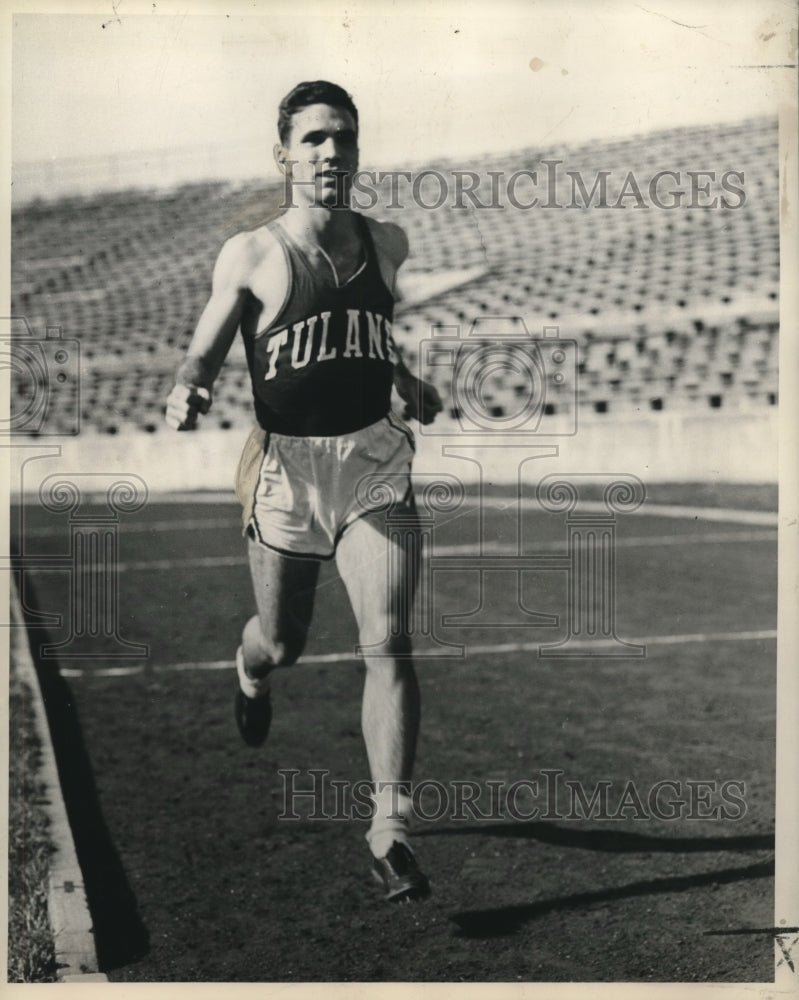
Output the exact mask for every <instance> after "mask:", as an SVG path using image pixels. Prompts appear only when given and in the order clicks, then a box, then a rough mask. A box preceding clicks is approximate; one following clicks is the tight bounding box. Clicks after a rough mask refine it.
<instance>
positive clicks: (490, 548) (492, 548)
mask: <svg viewBox="0 0 799 1000" xmlns="http://www.w3.org/2000/svg"><path fill="white" fill-rule="evenodd" d="M776 540H777V534H776V532H774V531H718V532H710V533H708V534H705V535H650V536H643V537H640V538H617V539H616V542H615V548H619V549H633V548H647V547H649V546H656V547H657V548H662V547H664V546H681V545H688V546H693V545H700V544H701V545H717V544H722V543H725V544H726V543H728V542H730V543H732V544H734V545H737V544H739V543H741V542H771V541H774V542H775V541H776ZM566 547H567V546H566V543H565V542H564V541H558V542H542V543H541V544H539V545H536V547H535V551H534V552H524V553H521V554H520V553H519V551H518V549H517V547H516V546H515V545H498V544H488V545H486V546H484V548H483V549H482V550H481V549H480V547H479V546H478V545H475V544H474V543H464V544H463V545H436V546H434V547H433V552H432V558H433V559H435V557H436V556H464V557H469V556H472V557H475V558H477V557H480V556H500V557H501V556H515V557H516V558H517V559H519V558H521V559H523V558H525V557H526V556H534V555H535V554H536V553H539V552H564V553H565V552H566ZM246 565H247V557H246V556H243V555H230V556H190V557H188V558H185V559H151V560H147V559H141V560H135V561H132V562H120V563H117V571H118V572H120V573H125V572H139V571H144V572H157V571H171V570H173V569H224V568H227V567H231V566H246ZM30 568H31V569H32V570H35V571H36V572H37V573H47V572H51V573H63V572H69V567H68V566H64V567H48V566H40V567H37V566H36V565H35V563H33V564H32V565H31V567H30ZM470 568H471V567H470ZM473 568H475V569H476V568H477V567H476V566H475V567H473ZM86 569H91V570H95V571H96V572H99V571H100V570H101V569H104V567H101V566H98V565H95V564H92V565H90V566H88V567H86ZM530 569H531V571H532V570H534V569H535V567H534V566H531V567H530Z"/></svg>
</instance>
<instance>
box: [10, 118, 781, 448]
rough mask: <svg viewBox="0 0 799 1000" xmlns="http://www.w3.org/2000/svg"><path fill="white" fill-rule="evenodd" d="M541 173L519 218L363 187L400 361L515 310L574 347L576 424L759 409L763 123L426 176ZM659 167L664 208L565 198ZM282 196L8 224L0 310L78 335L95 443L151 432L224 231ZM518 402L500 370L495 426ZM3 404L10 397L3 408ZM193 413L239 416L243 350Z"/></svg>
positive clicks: (772, 237) (203, 187)
mask: <svg viewBox="0 0 799 1000" xmlns="http://www.w3.org/2000/svg"><path fill="white" fill-rule="evenodd" d="M547 160H549V161H552V160H558V161H560V162H559V164H558V165H557V167H556V169H555V171H554V174H553V176H554V178H555V181H556V184H557V191H558V192H559V193H558V198H559V199H560V201H559V205H560V206H561V207H560V208H559V209H557V210H551V209H546V208H543V207H540V206H539V207H536V208H531V209H524V208H516V207H513V205H511V204H509V203H508V202H507V200H506V201H505V204H504V207H503V209H502V210H497V209H493V208H486V209H484V210H482V209H480V208H476V207H473V206H470V205H469V204H468V203H467V204H466V206H465V207H457V206H455V205H453V204H452V202H453V199H452V198H451V197H450V198H449V199H448V201H447V203H446V204H445V205H443V206H442V207H441V208H438V209H436V210H426V209H425V208H423V207H422V206H421V205H419V204H416V203H414V201H413V200H412V199H410V198H406V199H405V201H404V204H403V208H402V210H401V211H397V210H392V209H390V208H388V207H387V205H388V189H387V188H386V187H385V185H383V186H380V185H378V187H377V190H378V192H379V195H380V199H379V203H378V205H377V206H376V208H375V209H374V210H372V211H370V212H369V214H374V215H376V216H380V217H382V218H389V219H396V221H398V222H400V223H401V224H402V225H403V227H404V228H405V230H406V232H407V233H408V236H409V240H410V244H411V256H410V258H409V260H408V262H407V264H406V271H407V272H408V276H407V281H408V287H409V289H410V295H409V298H408V299H407V301H406V302H404V303H402V304H401V305H400V307H399V308H398V311H397V316H396V323H395V333H396V337H397V341H398V343H399V344H400V346H401V347H402V348H403V350H404V353H405V356H406V360H407V362H408V364H409V367H411V369H412V370H413V369H414V367H415V366H416V365H418V364H419V362H420V358H421V355H420V350H419V344H420V342H422V341H423V340H425V339H426V338H428V337H429V336H430V335H431V329H432V328H434V327H440V326H444V327H455V326H457V327H458V329H459V331H460V335H461V337H464V336H465V335H466V334H468V331H469V329H470V328H471V325H472V323H473V321H474V320H476V319H480V318H485V317H492V316H506V317H507V316H521V317H522V318H523V319H524V321H525V323H526V325H527V328H528V329H529V331H530V332H531V333H532V334H533V335H535V336H540V335H541V333H542V328H543V327H544V326H556V327H558V329H559V332H560V337H561V338H568V339H573V340H574V341H576V343H577V358H578V364H577V386H578V392H579V405H580V410H581V412H585V413H591V414H597V415H602V414H607V413H620V412H630V411H635V410H641V411H646V412H647V413H648V414H651V413H657V412H658V411H673V410H678V409H680V410H684V409H695V410H701V409H719V408H721V409H724V410H727V409H735V410H740V409H746V408H758V407H768V406H773V405H775V404H776V402H777V354H778V350H777V348H778V327H779V323H778V288H779V224H778V175H777V162H778V159H777V124H776V121H772V120H754V121H747V122H743V123H741V124H738V125H724V126H714V127H708V128H691V129H679V130H676V129H675V130H672V131H663V132H659V133H656V134H651V135H646V136H640V137H637V138H632V139H626V140H623V141H622V140H619V141H615V142H604V143H591V144H584V145H580V146H570V147H564V148H562V149H551V150H533V149H527V150H522V151H519V152H517V153H513V154H503V155H502V156H500V155H497V154H494V155H491V156H484V157H482V158H481V160H480V161H479V162H476V163H474V162H472V163H468V164H466V163H454V162H453V163H449V162H448V163H436V164H431V168H432V167H435V168H436V169H438V170H439V171H440V172H441V174H442V175H444V176H451V175H452V172H453V171H456V170H472V171H476V172H477V173H478V174H479V175H480V178H481V180H485V188H484V190H485V191H488V190H489V187H490V184H489V180H488V177H489V172H491V171H493V172H495V173H496V172H500V171H501V172H503V174H504V175H505V176H506V177H507V176H509V175H511V174H513V173H514V171H516V170H519V169H522V168H523V169H527V170H535V169H538V170H539V171H541V172H542V174H543V169H544V168H543V167H542V166H541V164H542V163H543V162H544V161H547ZM661 170H669V171H674V172H675V173H676V174H678V175H679V183H677V182H676V181H675V182H674V183H672V186H671V187H670V188H668V186H667V185H665V184H664V185H663V190H667V189H668V190H669V191H673V190H675V189H677V188H679V190H681V191H682V192H683V202H682V204H681V205H679V206H678V207H676V208H674V209H666V208H659V207H657V206H656V205H652V204H651V203H650V204H648V206H647V207H642V206H640V205H636V199H635V198H634V197H630V198H627V199H625V200H624V202H623V204H622V206H621V207H619V208H613V207H605V208H602V207H598V206H597V205H596V204H595V203H594V204H591V205H589V206H586V207H583V206H582V205H581V204H580V202H579V201H575V199H574V197H573V193H572V192H573V186H572V178H571V175H573V174H574V173H575V172H579V173H580V175H581V177H583V178H584V179H585V183H586V185H587V186H588V188H589V190H590V187H591V183H592V181H593V179H594V178H595V177H596V175H597V172H598V171H607V172H608V175H609V180H608V192H609V195H608V201H609V205H613V204H614V202H615V201H616V200H617V198H618V196H619V192H620V186H621V185H622V183H623V180H624V178H625V177H626V176H627V175H628V172H632V173H633V175H634V176H635V177H636V178H637V179H639V183H640V187H641V190H642V192H643V193H644V195H645V196H646V191H647V188H646V185H647V182H648V179H649V178H651V177H653V176H654V175H656V174H657V173H658V171H661ZM697 170H703V171H704V170H708V171H714V172H715V174H716V178H719V177H720V176H721V175H722V174H724V173H725V172H726V171H736V172H737V173H739V174H742V175H743V179H742V180H739V181H738V182H737V183H738V187H739V188H740V189H742V190H743V191H744V192H745V199H741V198H740V197H737V198H735V197H730V198H729V201H730V207H727V208H724V207H720V206H718V205H717V206H716V207H704V206H701V205H699V206H695V207H689V202H690V194H691V192H690V190H689V187H690V185H689V175H688V172H689V171H697ZM567 171H568V172H569V173H568V174H567ZM712 187H713V191H712V194H713V195H719V194H720V193H723V192H722V191H720V189H719V185H718V183H717V182H716V183H715V184H714V185H713V186H712ZM521 190H522V188H521V186H520V188H519V191H520V194H519V197H520V198H521V197H522V195H521ZM539 193H540V192H539ZM280 196H281V192H280V191H279V190H278V189H276V188H275V187H274V186H270V185H265V184H263V183H258V182H250V183H236V184H221V183H216V182H214V183H206V184H191V185H184V186H182V187H180V188H178V189H176V190H173V191H170V192H167V193H164V192H153V191H139V190H128V191H122V192H118V193H113V194H102V195H96V196H93V197H69V198H67V197H62V198H58V199H56V200H52V201H35V202H32V203H30V204H27V205H24V206H20V207H19V208H18V209H16V210H15V211H14V213H13V216H12V315H14V316H24V317H25V318H26V319H27V321H28V323H29V325H30V327H31V329H32V330H33V332H34V334H35V336H36V337H43V336H44V333H45V330H46V328H47V327H52V326H58V327H60V328H61V331H62V336H63V337H65V338H70V339H77V340H79V341H80V351H81V359H80V363H81V367H80V409H81V425H82V427H83V428H87V429H92V430H95V431H100V432H103V433H108V434H116V433H127V432H130V431H135V432H141V433H158V432H161V431H162V430H163V429H164V428H165V424H164V423H163V419H162V414H163V408H164V401H165V398H166V395H167V393H168V392H169V389H170V388H171V385H172V380H173V375H174V371H175V369H176V368H177V365H178V363H179V361H180V359H181V357H182V354H183V351H184V350H185V348H186V346H187V344H188V341H189V338H190V336H191V333H192V330H193V327H194V324H195V322H196V320H197V317H198V316H199V313H200V311H201V309H202V307H203V305H204V302H205V300H206V298H207V295H208V292H209V287H210V276H211V270H212V267H213V262H214V259H215V257H216V254H217V253H218V250H219V248H220V246H221V244H222V242H223V241H224V240H225V239H226V238H227V237H229V236H230V235H232V234H233V233H235V232H237V231H239V230H241V229H247V228H253V227H255V226H257V225H260V224H262V223H264V222H265V221H268V219H269V218H271V217H273V216H274V215H275V214H277V211H278V205H279V202H280ZM529 196H530V191H529V188H527V189H525V190H524V198H528V197H529ZM483 197H484V196H483ZM647 202H649V198H648V196H647ZM741 202H742V203H741ZM450 272H451V273H452V274H453V275H455V278H454V279H453V281H452V283H451V284H452V287H449V288H446V282H444V290H443V291H442V290H440V289H439V290H438V291H435V290H434V291H432V292H431V291H430V288H431V285H430V281H429V278H430V276H431V275H435V274H445V275H446V274H447V273H450ZM458 275H461V276H462V275H467V280H463V278H462V277H458ZM414 288H415V289H416V294H414ZM425 289H427V291H425ZM422 374H424V375H425V377H428V378H433V380H434V381H436V382H437V384H438V385H439V388H440V389H441V391H442V393H443V394H444V395H445V397H446V399H447V401H448V410H449V419H451V420H454V419H455V418H456V417H457V413H456V412H455V410H454V408H453V406H452V404H451V379H452V371H451V369H450V370H447V369H443V368H441V369H436V370H435V371H423V372H422ZM12 379H14V376H13V374H12ZM14 385H15V386H16V389H12V393H13V392H14V391H17V392H20V393H21V392H23V391H24V381H22V382H21V381H20V380H19V379H17V380H16V381H14ZM524 391H525V389H524V386H523V385H522V384H521V383H520V381H519V378H518V377H516V376H514V373H513V372H507V373H504V374H503V373H502V372H499V373H497V374H496V375H495V376H494V378H493V379H492V382H491V386H490V398H489V397H486V398H487V399H488V401H489V402H490V405H491V406H492V407H493V409H494V412H496V414H497V416H499V417H501V416H502V415H503V414H504V413H508V412H513V411H514V408H515V407H516V406H517V405H518V404H517V402H515V400H517V399H518V397H519V395H520V394H523V393H524ZM14 405H15V403H14V400H13V397H12V413H13V412H14ZM567 405H568V401H566V400H565V399H562V398H561V397H560V396H559V395H558V392H557V391H554V390H552V391H551V392H550V394H549V395H548V397H547V403H546V406H547V410H546V412H547V413H554V414H556V415H557V413H558V412H559V410H561V409H562V408H563V407H564V406H567ZM48 406H49V407H51V409H52V412H51V413H50V414H49V416H50V418H51V420H52V423H51V426H53V427H56V428H58V429H60V430H62V431H63V430H65V429H67V428H68V425H69V421H70V419H71V417H70V412H69V410H70V406H69V399H68V398H67V394H65V393H62V394H60V395H59V393H58V392H54V393H51V398H50V399H49V401H48ZM61 409H63V414H62V413H61ZM206 419H207V420H208V421H209V422H210V423H211V424H212V426H216V427H221V428H229V427H243V426H245V425H248V424H249V423H250V422H251V419H252V417H251V402H250V388H249V383H248V376H247V372H246V365H245V360H244V354H243V350H242V349H241V345H240V344H237V345H236V347H235V348H234V350H233V351H232V353H231V356H230V358H229V360H228V363H227V365H226V366H225V369H224V371H223V373H222V376H221V377H220V380H219V382H218V384H217V390H216V394H215V403H214V407H213V410H212V411H211V414H209V416H208V418H206ZM445 419H446V417H445ZM26 429H27V428H26V427H25V426H23V427H22V430H23V431H24V430H26Z"/></svg>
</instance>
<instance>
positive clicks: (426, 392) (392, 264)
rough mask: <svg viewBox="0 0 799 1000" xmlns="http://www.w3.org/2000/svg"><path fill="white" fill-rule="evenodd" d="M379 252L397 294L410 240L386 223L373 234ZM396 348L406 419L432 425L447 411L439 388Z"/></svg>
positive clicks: (386, 276) (396, 384) (382, 267)
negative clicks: (414, 370)
mask: <svg viewBox="0 0 799 1000" xmlns="http://www.w3.org/2000/svg"><path fill="white" fill-rule="evenodd" d="M373 236H374V242H375V248H376V250H377V253H378V257H379V258H380V271H381V274H382V275H383V280H384V281H385V282H386V285H387V287H388V288H389V289H390V290H391V291H392V292H393V293H394V294H395V295H396V294H397V272H398V271H399V269H400V267H402V264H403V263H404V261H405V260H406V258H407V256H408V249H409V248H408V237H407V236H406V235H405V233H404V231H403V230H402V229H400V227H399V226H396V225H394V224H393V223H383V224H382V225H379V228H377V229H376V230H375V231H373ZM393 348H394V388H395V389H396V390H397V392H398V393H399V395H400V396H401V398H402V400H403V401H404V403H405V411H404V413H403V416H404V417H405V418H406V419H407V418H408V417H414V418H415V419H416V420H418V421H419V422H420V423H422V424H429V423H432V422H433V420H435V418H436V415H437V414H438V413H440V412H441V410H442V409H443V404H442V402H441V397H440V396H439V394H438V390H437V389H436V388H435V386H433V385H431V384H430V383H429V382H424V381H422V380H421V379H418V378H416V376H415V375H413V374H411V372H410V371H409V370H408V366H407V365H406V364H405V362H404V361H403V360H402V356H401V354H400V350H399V348H398V347H397V345H396V343H395V344H393Z"/></svg>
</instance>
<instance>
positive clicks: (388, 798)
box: [366, 787, 413, 858]
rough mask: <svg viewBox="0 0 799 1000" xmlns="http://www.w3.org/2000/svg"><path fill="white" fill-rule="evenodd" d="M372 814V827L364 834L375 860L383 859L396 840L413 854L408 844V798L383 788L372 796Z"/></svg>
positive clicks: (392, 789) (409, 810)
mask: <svg viewBox="0 0 799 1000" xmlns="http://www.w3.org/2000/svg"><path fill="white" fill-rule="evenodd" d="M372 801H373V803H374V812H373V814H372V825H371V826H370V827H369V831H368V833H367V834H366V841H367V843H368V844H369V849H370V850H371V852H372V854H373V855H374V856H375V857H376V858H384V857H385V856H386V855H387V854H388V852H389V851H390V850H391V845H392V844H393V843H394V841H395V840H396V841H397V842H398V843H400V844H404V845H405V846H406V847H407V848H408V850H410V851H411V853H413V849H412V848H411V845H410V843H409V839H408V838H409V833H410V829H409V820H410V815H411V811H412V803H411V800H410V798H409V797H408V796H407V795H405V794H404V793H403V792H400V791H399V790H398V789H397V788H395V787H388V788H383V789H381V790H380V791H378V792H375V793H373V794H372Z"/></svg>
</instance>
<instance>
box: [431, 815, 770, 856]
mask: <svg viewBox="0 0 799 1000" xmlns="http://www.w3.org/2000/svg"><path fill="white" fill-rule="evenodd" d="M469 835H481V836H484V837H518V838H522V839H525V840H539V841H541V842H542V843H544V844H557V845H559V846H561V847H578V848H582V849H583V850H587V851H609V852H611V853H614V854H624V853H627V852H630V853H634V852H635V851H643V852H651V853H661V852H662V853H665V854H693V853H697V852H702V851H773V850H774V834H773V833H772V834H748V835H744V836H740V837H653V836H651V835H649V834H645V833H629V832H625V831H623V830H580V829H577V828H568V829H567V828H566V827H563V826H558V825H557V824H556V823H550V822H542V821H537V820H530V821H518V822H515V823H483V824H481V825H479V826H460V827H454V826H447V827H431V828H428V829H424V830H418V831H416V833H415V834H414V836H416V837H425V836H427V837H438V836H469Z"/></svg>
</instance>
